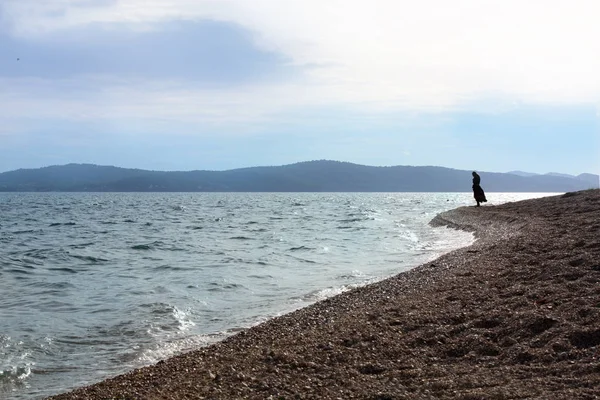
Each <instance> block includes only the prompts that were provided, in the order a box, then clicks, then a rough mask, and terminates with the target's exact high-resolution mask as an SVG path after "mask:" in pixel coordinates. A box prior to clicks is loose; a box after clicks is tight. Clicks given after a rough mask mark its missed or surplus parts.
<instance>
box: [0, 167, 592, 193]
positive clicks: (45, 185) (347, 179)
mask: <svg viewBox="0 0 600 400" xmlns="http://www.w3.org/2000/svg"><path fill="white" fill-rule="evenodd" d="M478 172H479V174H480V175H481V179H482V181H481V185H482V187H483V188H484V189H485V190H486V191H488V192H570V191H578V190H585V189H591V188H598V187H599V186H600V179H599V176H598V175H594V174H581V175H578V176H572V175H566V174H559V173H548V174H544V175H540V174H531V173H525V172H522V171H514V172H509V173H497V172H484V171H478ZM470 190H471V171H464V170H457V169H451V168H444V167H434V166H423V167H421V166H419V167H415V166H393V167H373V166H365V165H358V164H352V163H348V162H339V161H327V160H320V161H307V162H300V163H296V164H290V165H283V166H273V167H251V168H240V169H233V170H227V171H172V172H171V171H169V172H166V171H149V170H141V169H128V168H119V167H112V166H99V165H93V164H67V165H60V166H50V167H44V168H37V169H19V170H15V171H9V172H4V173H0V192H468V191H470Z"/></svg>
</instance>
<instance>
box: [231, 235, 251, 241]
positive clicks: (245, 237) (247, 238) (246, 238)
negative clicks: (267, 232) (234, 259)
mask: <svg viewBox="0 0 600 400" xmlns="http://www.w3.org/2000/svg"><path fill="white" fill-rule="evenodd" d="M229 239H233V240H254V239H252V238H249V237H247V236H233V237H230V238H229Z"/></svg>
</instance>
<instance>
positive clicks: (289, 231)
mask: <svg viewBox="0 0 600 400" xmlns="http://www.w3.org/2000/svg"><path fill="white" fill-rule="evenodd" d="M543 195H544V194H539V193H538V194H523V193H520V194H500V193H489V194H488V198H489V199H490V203H495V204H499V203H503V202H506V201H513V200H520V199H525V198H532V197H539V196H543ZM473 204H474V201H473V198H472V194H471V193H368V194H367V193H0V398H7V399H30V398H43V397H45V396H49V395H52V394H57V393H61V392H64V391H67V390H69V389H72V388H75V387H78V386H82V385H87V384H91V383H94V382H97V381H100V380H102V379H105V378H107V377H111V376H114V375H117V374H120V373H123V372H126V371H128V370H131V369H133V368H136V367H141V366H144V365H149V364H152V363H155V362H157V361H159V360H161V359H164V358H166V357H169V356H172V355H175V354H177V353H180V352H182V351H187V350H192V349H195V348H198V347H200V346H205V345H208V344H210V343H213V342H215V341H218V340H221V339H223V338H224V337H226V336H228V335H231V334H234V333H235V332H237V331H239V330H241V329H244V328H247V327H250V326H252V325H255V324H258V323H260V322H262V321H265V320H267V319H269V318H272V317H274V316H277V315H281V314H284V313H287V312H290V311H293V310H295V309H298V308H301V307H304V306H306V305H309V304H311V303H313V302H315V301H318V300H321V299H324V298H327V297H329V296H333V295H335V294H338V293H341V292H343V291H345V290H348V289H350V288H352V287H356V286H360V285H365V284H368V283H371V282H375V281H378V280H381V279H384V278H386V277H389V276H391V275H394V274H397V273H400V272H402V271H406V270H408V269H410V268H413V267H415V266H418V265H420V264H422V263H425V262H428V261H431V260H432V259H434V258H436V257H437V256H439V255H441V254H443V253H446V252H448V251H450V250H453V249H456V248H458V247H462V246H465V245H468V244H470V243H472V241H473V235H472V234H470V233H467V232H461V231H456V230H451V229H448V228H432V227H431V226H429V225H428V223H429V221H430V220H431V219H432V218H433V217H434V216H435V215H436V214H437V213H439V212H442V211H445V210H449V209H452V208H456V207H459V206H464V205H473ZM488 204H489V203H488Z"/></svg>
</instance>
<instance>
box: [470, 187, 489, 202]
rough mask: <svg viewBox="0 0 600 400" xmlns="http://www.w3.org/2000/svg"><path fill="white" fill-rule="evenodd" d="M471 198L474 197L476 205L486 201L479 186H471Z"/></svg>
mask: <svg viewBox="0 0 600 400" xmlns="http://www.w3.org/2000/svg"><path fill="white" fill-rule="evenodd" d="M473 196H474V197H475V201H476V202H478V203H485V202H487V199H486V198H485V193H484V191H483V189H482V188H481V186H479V185H473Z"/></svg>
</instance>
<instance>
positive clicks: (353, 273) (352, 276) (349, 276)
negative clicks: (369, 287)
mask: <svg viewBox="0 0 600 400" xmlns="http://www.w3.org/2000/svg"><path fill="white" fill-rule="evenodd" d="M366 276H367V275H365V273H364V272H362V271H359V270H357V269H355V270H353V271H351V272H350V273H347V274H341V275H338V277H337V278H338V279H356V278H365V277H366Z"/></svg>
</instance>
